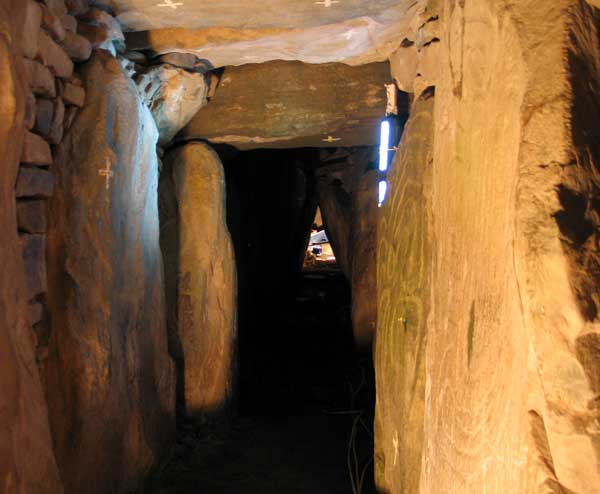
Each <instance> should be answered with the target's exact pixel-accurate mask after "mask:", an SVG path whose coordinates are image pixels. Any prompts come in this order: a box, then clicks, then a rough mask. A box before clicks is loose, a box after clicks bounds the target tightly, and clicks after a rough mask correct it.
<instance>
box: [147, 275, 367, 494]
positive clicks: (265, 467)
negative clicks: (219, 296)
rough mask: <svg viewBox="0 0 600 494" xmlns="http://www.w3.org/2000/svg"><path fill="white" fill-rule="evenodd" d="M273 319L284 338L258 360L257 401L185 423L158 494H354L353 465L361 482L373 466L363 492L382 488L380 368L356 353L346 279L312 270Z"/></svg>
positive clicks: (157, 484)
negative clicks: (377, 462) (378, 476)
mask: <svg viewBox="0 0 600 494" xmlns="http://www.w3.org/2000/svg"><path fill="white" fill-rule="evenodd" d="M271 322H272V323H275V324H279V326H278V332H277V334H280V335H281V336H280V338H279V339H277V338H271V340H274V341H273V345H274V346H271V347H270V348H265V352H264V353H263V355H262V356H258V355H257V356H256V360H257V361H262V362H263V363H264V365H262V366H261V369H262V370H263V371H262V372H258V371H257V372H256V377H257V379H255V380H251V381H249V382H252V387H251V388H250V390H251V392H250V393H248V392H246V393H245V394H246V396H248V395H251V396H255V397H256V399H255V400H250V401H249V400H248V398H246V399H245V400H246V402H245V403H241V404H240V407H239V409H240V413H239V414H238V415H237V417H236V418H234V419H233V420H231V421H230V422H227V423H221V424H214V423H212V424H210V425H208V424H205V425H204V426H199V425H197V424H196V425H192V424H189V423H188V424H185V423H180V424H179V433H178V436H179V438H178V445H177V448H176V450H175V452H174V454H173V456H172V458H171V461H170V462H169V463H168V464H167V465H166V466H165V467H164V468H163V469H162V471H161V472H159V473H158V475H157V478H156V479H155V481H154V482H153V486H152V487H151V489H150V492H151V493H152V494H225V493H227V494H259V493H260V494H269V493H277V494H299V493H306V494H352V493H353V492H355V490H354V489H353V487H352V481H351V476H350V474H349V464H350V465H351V468H352V471H353V472H355V471H356V465H357V464H358V465H359V474H358V475H357V474H356V473H355V474H354V477H357V476H359V475H360V470H362V468H363V466H364V465H367V467H366V474H365V482H364V486H363V489H362V493H365V494H366V493H369V494H372V493H373V492H374V487H373V482H372V463H370V461H371V459H372V432H371V431H372V425H371V424H372V417H373V405H374V384H373V371H372V362H371V360H370V358H369V356H366V355H357V354H355V353H354V351H353V348H352V343H351V339H350V338H351V336H350V335H351V329H350V326H349V293H348V291H347V288H346V287H345V286H344V282H343V279H342V278H341V275H340V274H339V273H335V272H333V273H332V272H327V273H322V274H319V273H314V272H311V273H306V275H305V276H304V277H303V280H302V283H301V284H300V286H299V289H298V292H297V294H296V297H295V300H294V301H293V302H290V303H289V304H287V305H282V306H281V309H280V313H278V314H276V317H275V318H274V319H273V320H272V321H271ZM289 335H302V337H301V338H297V337H289ZM276 347H278V348H279V351H276ZM261 359H262V360H261ZM257 381H258V382H257ZM359 415H360V417H361V419H360V420H359V419H358V417H359ZM351 436H355V438H356V439H355V440H354V441H352V440H351ZM349 454H350V457H349ZM355 458H356V459H355Z"/></svg>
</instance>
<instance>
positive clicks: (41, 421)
mask: <svg viewBox="0 0 600 494" xmlns="http://www.w3.org/2000/svg"><path fill="white" fill-rule="evenodd" d="M25 7H26V6H25V5H24V4H23V2H21V0H7V1H4V2H2V3H0V66H1V67H2V70H0V83H1V84H2V92H1V93H0V163H1V164H2V173H1V174H0V225H1V228H2V247H1V248H0V266H2V276H0V390H1V392H0V492H2V493H6V494H29V493H32V492H36V493H40V494H61V493H62V492H63V490H62V483H61V480H60V474H59V471H58V467H57V465H56V461H55V458H54V452H53V450H52V439H51V435H50V427H49V423H48V411H47V407H46V402H45V399H44V393H43V388H42V384H41V381H40V376H39V372H38V369H37V366H36V356H35V347H36V342H35V334H34V331H33V329H32V326H33V325H34V324H35V323H36V322H37V321H38V320H39V313H40V309H41V305H39V303H38V301H37V299H36V295H37V293H36V290H35V289H32V288H33V286H32V285H33V284H32V276H31V272H29V273H28V272H27V271H26V269H25V263H24V262H23V253H24V250H23V247H27V246H28V245H29V244H30V242H29V240H30V235H28V234H25V233H19V227H18V220H17V214H18V213H17V211H18V210H17V204H16V200H15V195H16V191H15V185H16V184H18V183H21V184H22V183H23V180H24V179H23V178H22V177H23V174H27V173H28V170H27V166H24V165H21V166H20V165H19V162H20V161H21V156H22V153H23V141H24V135H25V132H26V128H25V111H26V109H25V95H26V94H27V92H28V91H27V86H28V81H27V77H26V72H25V66H24V63H23V58H22V57H23V55H24V51H23V48H24V46H23V44H22V43H21V37H20V33H21V30H22V28H23V26H24V25H25V22H26V20H27V18H28V13H27V9H26V8H25ZM27 54H28V55H32V50H29V51H27ZM26 170H27V171H26ZM32 171H33V172H36V171H37V169H36V168H33V170H32ZM17 187H19V186H18V185H17ZM25 253H27V250H25ZM29 266H31V265H29ZM42 266H43V265H42Z"/></svg>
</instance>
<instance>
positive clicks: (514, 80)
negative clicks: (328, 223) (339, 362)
mask: <svg viewBox="0 0 600 494" xmlns="http://www.w3.org/2000/svg"><path fill="white" fill-rule="evenodd" d="M441 4H442V10H441V17H440V19H441V21H442V26H441V29H440V38H441V39H442V43H441V44H440V54H441V58H440V60H439V75H438V78H437V82H436V95H435V110H434V115H435V116H434V131H433V143H434V144H433V165H432V170H431V178H430V180H431V194H430V195H429V194H428V193H427V188H426V187H425V186H424V185H421V184H426V183H427V180H428V179H427V177H426V176H423V175H422V176H418V175H412V178H411V176H409V175H408V173H409V171H408V170H407V171H406V172H405V173H406V181H404V182H400V183H399V184H397V185H396V186H400V190H399V191H398V193H397V194H404V195H402V196H401V197H400V198H398V199H396V197H398V196H397V194H396V193H394V192H392V196H391V197H392V201H391V202H388V203H387V204H386V205H385V206H384V208H383V211H382V215H383V218H390V217H391V216H392V211H391V210H390V211H387V209H388V208H395V207H398V208H405V209H406V210H410V209H416V208H414V206H413V207H412V208H411V203H412V204H414V201H415V200H418V204H419V205H420V206H421V207H420V209H421V210H422V209H425V211H426V212H425V213H424V212H422V211H421V212H419V211H417V212H416V213H415V214H414V215H413V216H412V218H414V219H413V220H411V221H410V223H409V225H408V227H409V228H410V232H403V231H402V230H401V229H400V228H398V229H396V230H394V229H393V228H390V225H392V223H390V222H389V221H388V220H386V221H385V222H383V223H382V234H381V240H380V245H383V246H387V247H385V249H384V256H386V257H385V258H387V259H394V256H395V254H394V255H392V254H393V249H391V246H393V245H400V244H399V242H401V241H402V240H403V239H406V240H410V243H409V245H410V246H412V247H410V249H409V247H404V249H405V250H408V252H409V254H410V255H411V256H412V257H411V259H414V260H415V262H414V266H412V264H413V262H412V261H411V262H410V263H409V264H408V267H411V269H410V270H409V271H405V272H403V271H402V270H401V268H402V266H405V265H407V261H406V260H405V259H404V260H403V259H401V258H400V257H398V258H397V260H396V261H392V262H395V263H396V264H395V266H394V265H386V264H385V259H384V260H382V261H381V262H382V264H381V265H380V268H379V272H380V273H384V275H383V276H382V279H380V280H379V302H380V306H382V305H385V306H386V307H387V309H386V310H385V311H384V312H383V313H382V314H381V318H380V323H379V325H378V330H377V332H378V336H377V337H378V339H379V338H380V337H381V340H382V341H378V342H377V361H378V376H377V377H378V383H377V385H378V394H379V396H378V400H379V402H380V403H379V404H378V420H377V426H378V427H377V428H378V431H377V437H378V443H379V444H378V446H377V452H378V458H377V461H378V468H377V472H378V479H377V480H378V483H379V484H380V485H379V486H380V488H381V490H383V491H387V492H420V493H426V494H438V493H439V494H442V493H444V494H448V493H461V494H470V493H473V494H475V493H481V492H487V493H491V494H496V493H497V494H500V493H506V492H523V493H539V492H544V493H556V494H558V493H565V492H569V493H577V494H597V493H598V492H600V469H599V468H598V458H599V457H600V449H599V445H598V440H597V434H598V421H599V419H600V415H599V413H600V412H599V408H598V389H599V388H598V373H599V368H598V362H599V359H598V355H599V353H598V348H599V346H598V341H600V323H599V320H598V293H599V286H598V279H600V278H599V277H598V266H599V261H598V235H599V229H600V222H599V220H598V218H599V209H598V204H599V199H598V198H599V193H600V192H599V186H598V170H599V168H598V167H599V166H600V165H599V164H598V163H600V161H599V159H600V148H599V145H600V144H599V143H600V139H599V138H598V128H599V127H598V115H599V114H600V113H599V111H598V98H597V96H596V95H597V94H599V92H600V70H599V66H598V59H599V58H598V42H597V40H598V33H599V25H600V15H599V14H600V12H599V11H598V10H597V9H595V8H593V7H591V6H590V5H588V3H586V2H580V1H567V0H564V1H562V0H561V1H556V2H520V3H514V2H508V1H503V0H484V1H478V2H455V1H451V0H446V1H444V2H441ZM507 74H510V76H507ZM425 94H426V93H425ZM416 105H418V106H415V111H414V112H413V121H412V123H411V124H410V126H409V128H410V129H411V135H413V137H412V138H410V139H409V138H408V137H407V138H406V139H405V141H404V142H403V144H402V146H407V147H408V146H410V147H412V148H413V149H416V148H422V149H423V150H425V149H426V148H427V144H426V143H427V140H428V139H429V138H428V137H427V136H428V133H427V130H426V129H427V126H428V125H429V124H426V122H425V121H426V120H429V118H430V117H429V112H427V111H425V110H426V109H424V108H423V106H422V105H424V103H419V102H417V103H416ZM411 153H412V151H411V152H409V151H408V150H406V151H402V152H400V153H399V154H398V156H399V158H398V160H399V161H397V162H396V163H395V164H394V165H393V166H394V167H396V166H404V165H405V164H406V162H405V158H406V157H410V156H411ZM415 156H416V155H415ZM411 160H412V158H411ZM421 166H423V164H422V163H421ZM409 178H411V182H412V183H413V184H414V185H411V184H409V183H408V179H409ZM402 184H406V186H404V188H403V185H402ZM408 185H410V187H408ZM419 189H422V191H424V193H423V192H421V193H419ZM403 190H406V191H407V193H403V192H402V191H403ZM409 191H412V192H411V193H410V194H408V192H409ZM407 214H408V213H407ZM419 216H421V219H419ZM426 218H432V220H431V221H426V220H425V219H426ZM418 239H422V240H420V241H419V240H418ZM427 239H435V241H428V240H427ZM419 242H421V244H422V248H421V249H420V252H419V250H418V249H417V248H416V246H417V245H418V243H419ZM428 246H429V247H428ZM413 248H414V249H415V250H414V254H413V250H412V249H413ZM419 258H422V261H421V262H416V260H417V259H419ZM428 266H430V268H431V269H430V278H429V279H428V278H427V277H423V276H422V275H420V274H419V272H418V271H417V268H419V269H423V270H427V267H428ZM413 267H414V269H412V268H413ZM388 270H389V271H396V273H397V274H396V276H397V277H399V278H400V279H396V278H395V277H393V276H387V275H385V272H386V271H388ZM428 284H430V285H431V289H429V290H428V289H427V285H428ZM411 287H412V288H411ZM395 289H397V290H403V291H402V293H408V292H407V290H410V291H411V293H413V292H414V293H415V296H416V299H415V301H407V303H406V304H405V305H402V304H398V303H396V302H395V301H392V302H393V303H390V304H387V305H386V303H385V302H386V297H388V298H389V297H390V296H391V295H394V296H396V292H394V290H395ZM427 294H429V296H427ZM417 300H418V301H419V303H418V307H419V311H422V312H417V311H416V309H415V308H414V307H417V304H416V301H417ZM408 302H410V304H409V303H408ZM411 315H412V318H413V320H411ZM423 321H426V323H425V327H423ZM419 339H423V341H425V342H426V349H425V350H424V358H425V363H424V364H422V363H421V362H419V361H418V359H419V356H421V358H422V356H423V350H422V347H419V346H418V345H417V344H416V342H418V340H419ZM403 355H404V356H403ZM386 361H387V366H388V367H389V369H386V368H385V367H386V365H385V362H386ZM392 364H394V366H391V365H392ZM422 365H424V368H425V371H422V370H420V369H421V368H422ZM412 369H414V370H413V371H412V372H408V373H406V372H405V371H406V370H412ZM423 372H424V373H425V374H424V379H425V383H424V385H423V382H422V379H423ZM399 383H401V384H399ZM399 386H400V390H401V391H400V393H399V392H398V387H399ZM411 386H412V388H411ZM422 386H424V391H422ZM402 390H404V391H402ZM394 394H396V395H398V394H399V396H396V397H395V398H394V397H393V395H394ZM394 400H396V401H395V402H394ZM421 400H423V403H422V404H421ZM395 403H398V404H399V405H398V406H399V408H397V409H396V410H397V411H393V407H395V406H396V405H395ZM420 406H423V412H422V417H421V418H419V416H418V415H419V410H418V409H419V407H420ZM421 437H422V446H421V447H420V446H419V444H421V439H420V438H421ZM410 438H412V439H410ZM409 439H410V440H411V444H412V446H413V447H412V449H409V448H406V447H404V446H403V444H404V442H405V441H406V440H409Z"/></svg>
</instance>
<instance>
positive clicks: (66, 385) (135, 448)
mask: <svg viewBox="0 0 600 494" xmlns="http://www.w3.org/2000/svg"><path fill="white" fill-rule="evenodd" d="M0 31H1V32H2V36H1V39H2V43H1V44H0V50H1V56H2V58H3V61H2V67H3V70H2V72H1V74H0V77H1V78H2V81H3V87H4V88H5V91H3V96H2V101H3V104H2V115H1V119H0V120H1V127H0V128H1V134H0V135H1V138H0V142H1V144H0V151H1V153H0V154H1V156H0V158H1V159H2V163H3V165H4V167H5V168H4V170H5V172H3V174H2V178H1V181H0V183H2V186H3V187H4V186H6V190H5V191H4V192H3V194H2V200H3V201H4V202H3V206H2V208H1V209H2V214H3V215H6V217H5V220H3V221H2V224H3V225H5V228H7V229H8V230H7V231H6V232H5V236H4V241H5V247H3V249H2V258H3V259H2V265H3V266H5V272H4V274H3V277H2V287H3V288H2V291H1V293H2V297H1V302H0V304H1V306H2V309H1V312H2V319H3V320H2V325H1V327H0V338H1V339H2V341H3V344H2V352H3V353H2V357H1V358H0V360H1V361H2V364H1V365H0V375H1V376H2V377H1V379H2V382H5V385H3V386H2V389H3V396H2V398H1V399H0V401H1V402H2V403H0V410H1V417H0V419H1V420H0V422H1V423H2V426H1V428H0V430H1V435H2V437H1V439H2V440H1V441H0V442H1V444H2V446H1V447H0V491H2V492H3V493H4V492H7V493H23V494H25V493H27V494H29V493H34V492H35V493H38V492H39V493H45V492H48V493H49V494H50V493H52V494H60V493H61V492H63V489H64V492H107V491H110V492H130V491H131V490H132V489H136V488H138V487H139V486H140V485H141V483H142V481H143V477H144V476H145V474H146V473H147V472H148V469H149V468H150V467H151V466H152V465H153V464H154V462H156V461H157V460H158V459H159V458H160V454H161V452H162V451H163V449H164V447H165V446H166V445H167V444H168V442H169V440H170V438H171V437H172V435H173V421H172V415H173V413H174V402H173V399H172V398H173V388H174V382H173V372H172V363H171V361H170V359H169V357H168V354H167V352H166V331H165V328H164V306H163V304H162V297H163V293H162V267H161V258H160V251H159V249H158V224H157V217H158V212H157V204H156V193H155V192H154V194H153V193H152V191H153V190H154V191H155V189H156V185H157V174H158V164H157V161H156V151H155V146H156V139H157V133H156V129H155V126H154V122H153V120H152V117H151V116H150V114H149V113H148V112H147V110H145V109H144V108H143V107H142V106H141V103H140V101H139V99H136V98H137V91H136V90H135V86H134V85H133V82H131V81H129V82H128V84H130V86H131V87H130V94H129V95H128V99H129V104H130V105H133V106H134V107H135V106H136V105H137V106H136V108H137V109H138V110H139V112H142V109H143V110H144V111H145V112H146V113H143V112H142V113H141V117H140V119H139V120H138V121H135V122H124V121H123V122H119V117H121V118H122V117H123V116H122V115H121V114H120V113H119V112H118V111H117V115H118V116H117V117H115V116H114V115H112V117H111V120H110V121H109V122H107V124H108V126H109V127H112V126H113V124H114V125H115V127H112V130H114V131H116V132H117V133H118V135H117V136H115V139H112V140H110V143H109V144H110V146H113V148H112V149H111V150H110V151H111V153H112V154H111V157H112V158H114V159H115V160H116V162H111V163H109V165H108V166H107V167H104V166H103V167H96V168H95V167H94V166H93V165H94V163H92V162H91V161H90V159H89V157H90V155H93V154H94V153H97V156H102V153H101V148H100V147H97V146H95V145H94V144H97V143H91V142H89V141H88V142H87V143H86V137H89V135H90V133H91V134H94V133H95V132H97V133H98V134H100V132H99V129H98V125H99V124H100V125H101V124H102V116H101V115H102V112H101V111H97V110H98V107H97V105H98V104H100V105H101V103H99V102H101V101H102V100H103V98H105V97H106V96H107V91H109V90H110V88H111V84H110V81H104V82H106V85H105V86H103V85H102V83H101V82H100V83H98V82H97V81H96V78H97V79H98V80H99V81H101V80H102V77H103V76H104V77H107V76H108V77H109V78H110V75H108V74H112V75H113V76H114V77H115V78H117V79H118V78H119V77H122V78H123V79H122V81H121V82H122V83H124V82H123V81H126V79H125V76H124V74H122V72H121V69H120V67H119V65H118V63H117V62H116V59H115V58H114V56H115V55H116V53H117V51H118V50H122V49H123V48H124V46H123V40H124V37H123V34H122V33H121V30H120V26H119V23H118V22H117V21H116V20H115V19H114V17H113V16H112V15H111V12H110V10H109V9H108V7H106V6H105V5H104V4H103V3H102V2H97V3H96V5H95V6H92V5H90V2H88V1H87V0H66V2H65V1H63V0H45V1H43V2H37V1H33V0H27V1H19V2H17V1H12V0H9V1H7V2H3V3H2V5H0ZM96 50H98V52H96ZM93 53H97V54H96V55H94V57H100V59H102V58H103V57H104V59H105V61H106V60H112V62H110V61H106V64H105V65H103V67H102V69H98V63H97V61H98V58H96V63H95V64H94V65H93V66H94V67H96V72H95V73H94V75H93V77H91V78H89V79H88V80H87V82H86V83H85V84H84V81H83V80H82V78H81V76H80V75H79V74H80V73H81V70H80V68H81V67H84V65H83V64H85V62H86V61H87V60H88V59H89V58H90V56H92V54H93ZM103 54H104V55H103ZM87 65H88V64H85V66H87ZM88 69H89V70H91V71H92V72H94V69H93V68H89V67H88ZM119 74H120V75H119ZM84 86H86V87H84ZM113 89H114V88H113ZM90 95H91V97H90ZM90 100H92V101H90ZM115 106H118V105H115ZM120 110H123V108H120ZM86 111H87V115H88V118H85V117H84V114H85V113H86ZM139 112H138V113H137V115H138V116H140V113H139ZM130 113H131V114H132V115H136V112H135V111H131V112H130ZM128 118H132V117H131V116H128ZM75 122H76V123H75ZM119 123H120V124H121V126H119ZM129 123H132V127H131V128H130V131H131V133H132V134H133V136H134V137H135V139H139V140H140V142H138V143H137V144H138V147H137V148H136V147H135V146H129V147H128V143H124V142H123V141H126V140H127V139H128V135H127V133H126V132H124V131H123V129H124V128H125V127H127V125H128V124H129ZM144 127H145V129H144ZM119 129H120V132H119ZM139 136H141V137H139ZM129 137H132V135H131V134H130V135H129ZM144 138H145V139H146V140H145V141H144ZM120 140H121V141H120ZM142 141H143V143H142ZM136 142H137V141H136ZM69 149H70V150H71V152H70V151H69ZM74 149H77V150H78V151H74ZM109 154H110V153H109ZM127 160H129V161H127ZM102 164H103V165H106V163H104V162H103V163H102ZM116 165H120V166H121V167H123V168H125V169H126V170H127V173H125V175H126V176H127V174H129V178H130V180H129V182H128V183H127V185H126V190H124V191H123V190H122V191H121V196H122V197H125V198H127V199H126V200H127V201H128V204H126V205H123V204H120V206H122V207H120V208H119V211H116V209H115V208H117V206H114V205H113V206H114V208H113V209H112V211H113V213H115V214H113V215H112V216H106V217H103V218H101V217H100V215H99V212H100V211H101V209H102V208H101V207H100V206H99V204H100V202H101V201H100V202H94V200H95V199H98V197H97V195H96V194H88V193H89V192H90V190H84V189H85V187H84V185H83V184H82V183H81V182H78V178H77V177H81V174H82V173H87V174H89V176H88V177H87V181H86V182H87V185H89V187H98V189H99V190H101V191H102V192H104V191H105V190H107V189H105V184H109V185H110V184H112V183H113V181H114V180H113V179H115V178H116V176H115V175H116V170H115V169H114V166H116ZM111 166H112V167H113V168H111ZM116 181H117V182H118V180H116ZM50 203H52V204H51V205H50ZM86 210H87V211H88V212H89V216H88V217H87V220H88V221H87V223H86V218H85V216H86V215H85V211H86ZM127 210H129V211H130V212H131V214H130V215H129V216H128V215H127V214H125V213H124V212H125V211H127ZM49 211H50V214H49ZM141 211H142V212H144V213H143V214H142V215H141V216H140V212H141ZM136 221H138V222H139V221H141V222H143V226H142V227H141V228H140V229H137V230H136V225H135V222H136ZM61 227H64V229H61ZM104 227H106V229H108V230H110V229H111V228H114V229H116V230H118V229H120V228H121V229H122V230H121V233H122V232H123V231H125V232H127V235H126V236H124V237H123V235H122V234H121V233H119V236H118V237H117V238H116V240H118V241H121V243H120V244H119V245H117V244H115V243H114V242H113V240H115V238H113V239H112V240H111V237H110V235H106V236H102V235H101V234H100V233H99V231H100V230H102V228H104ZM80 228H81V229H80ZM94 229H96V233H99V235H98V237H101V238H100V241H101V242H103V243H104V244H103V245H106V246H107V250H106V251H105V252H99V251H98V252H96V254H98V255H97V256H95V257H94V256H92V255H91V252H92V250H93V247H94V243H93V241H91V240H93V239H91V240H90V237H89V236H91V237H93V233H94ZM82 230H83V231H85V235H80V236H78V233H81V231H82ZM136 231H137V232H138V234H137V235H136ZM123 238H125V240H124V241H123ZM61 240H64V243H62V244H61ZM111 249H117V251H118V258H119V259H118V260H117V259H116V258H115V256H114V254H115V251H111ZM124 252H129V255H127V254H124ZM111 256H112V257H111ZM86 260H87V261H86ZM117 265H119V266H118V268H116V266H117ZM140 265H141V266H143V269H141V270H140V269H138V268H139V267H140ZM128 268H131V269H130V270H129V271H128ZM61 269H64V271H61ZM113 269H114V272H119V276H125V275H126V273H129V275H130V276H127V280H125V281H124V280H122V279H120V280H113V281H114V282H115V283H116V285H113V289H110V290H109V292H110V293H104V294H102V293H99V290H100V291H101V290H103V289H106V288H110V286H109V285H106V284H104V283H103V282H104V281H106V278H107V277H110V276H108V275H109V273H111V271H112V270H113ZM140 271H142V272H140ZM57 273H60V274H57ZM61 276H66V279H67V280H68V281H70V282H64V281H65V279H64V278H61ZM114 286H119V287H124V286H127V288H126V290H127V291H128V293H127V295H126V296H119V293H120V290H116V289H114ZM101 299H102V300H107V301H108V302H107V305H106V306H102V307H100V306H97V304H99V303H100V300H101ZM95 304H96V306H95ZM146 306H149V307H152V309H151V310H150V311H148V310H147V309H146ZM95 319H96V320H97V321H101V322H99V323H98V324H95V322H94V321H95ZM103 323H106V325H104V326H103ZM105 329H107V330H106V331H104V330H105ZM163 340H164V341H163ZM93 356H95V357H99V358H98V359H97V360H94V357H93ZM105 357H106V358H105ZM36 364H37V365H36ZM95 364H99V365H95ZM121 364H124V365H125V368H120V367H119V366H120V365H121ZM40 371H41V372H40ZM115 383H117V384H119V383H120V386H121V387H120V388H119V385H115ZM44 392H45V393H44ZM44 394H45V396H44ZM5 399H6V402H5ZM107 400H109V401H110V400H112V403H114V406H112V408H111V405H110V403H109V402H108V401H107ZM127 404H129V405H130V407H129V408H127V406H126V405H127ZM136 407H137V408H136ZM126 410H127V411H126ZM136 411H137V413H136ZM113 412H114V414H118V415H119V416H120V420H121V421H120V422H119V421H116V422H115V421H114V420H112V419H113V418H114V416H115V415H111V414H112V413H113ZM115 445H116V447H115Z"/></svg>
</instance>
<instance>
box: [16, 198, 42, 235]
mask: <svg viewBox="0 0 600 494" xmlns="http://www.w3.org/2000/svg"><path fill="white" fill-rule="evenodd" d="M17 224H18V226H19V230H20V231H22V232H26V233H45V232H46V231H47V229H48V213H47V208H46V201H44V200H43V199H39V200H32V201H29V200H28V201H17Z"/></svg>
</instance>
